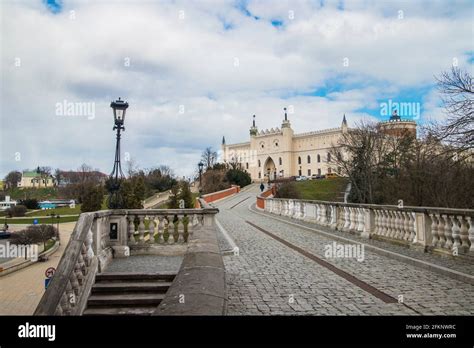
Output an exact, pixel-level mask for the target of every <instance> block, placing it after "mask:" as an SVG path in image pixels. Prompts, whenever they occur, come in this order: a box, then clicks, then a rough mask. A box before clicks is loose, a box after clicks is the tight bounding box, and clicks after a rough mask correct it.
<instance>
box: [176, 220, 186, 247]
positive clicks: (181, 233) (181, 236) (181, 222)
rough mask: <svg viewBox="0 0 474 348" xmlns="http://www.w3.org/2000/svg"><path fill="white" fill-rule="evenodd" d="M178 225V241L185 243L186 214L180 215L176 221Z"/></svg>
mask: <svg viewBox="0 0 474 348" xmlns="http://www.w3.org/2000/svg"><path fill="white" fill-rule="evenodd" d="M176 224H177V227H178V243H181V244H182V243H184V216H183V215H178V221H177V222H176Z"/></svg>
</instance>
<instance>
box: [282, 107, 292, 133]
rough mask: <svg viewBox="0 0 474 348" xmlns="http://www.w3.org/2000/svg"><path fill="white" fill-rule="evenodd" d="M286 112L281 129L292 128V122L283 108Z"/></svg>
mask: <svg viewBox="0 0 474 348" xmlns="http://www.w3.org/2000/svg"><path fill="white" fill-rule="evenodd" d="M283 110H285V119H284V120H283V122H282V124H281V128H291V124H290V121H289V120H288V114H287V112H286V108H283Z"/></svg>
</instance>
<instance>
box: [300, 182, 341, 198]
mask: <svg viewBox="0 0 474 348" xmlns="http://www.w3.org/2000/svg"><path fill="white" fill-rule="evenodd" d="M347 182H348V181H347V179H346V178H336V179H321V180H308V181H298V182H295V184H296V187H297V189H298V191H299V193H300V195H301V199H308V200H321V201H342V200H343V197H344V195H343V193H342V192H344V191H345V190H346V186H347Z"/></svg>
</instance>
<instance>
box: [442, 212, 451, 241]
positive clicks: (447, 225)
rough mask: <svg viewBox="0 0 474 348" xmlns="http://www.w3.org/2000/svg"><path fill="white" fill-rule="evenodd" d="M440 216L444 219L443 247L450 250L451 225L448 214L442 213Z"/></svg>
mask: <svg viewBox="0 0 474 348" xmlns="http://www.w3.org/2000/svg"><path fill="white" fill-rule="evenodd" d="M442 217H443V219H444V238H445V240H446V243H445V244H444V248H445V249H449V250H451V248H452V247H453V225H452V223H451V219H450V217H449V215H447V214H443V215H442Z"/></svg>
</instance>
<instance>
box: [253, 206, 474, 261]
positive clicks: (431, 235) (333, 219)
mask: <svg viewBox="0 0 474 348" xmlns="http://www.w3.org/2000/svg"><path fill="white" fill-rule="evenodd" d="M259 199H260V200H263V201H264V210H265V211H266V212H268V213H272V214H276V215H281V216H286V217H290V218H293V219H297V220H303V221H307V222H310V223H314V224H317V225H321V226H327V227H329V228H331V229H334V230H338V231H345V232H348V233H354V234H357V235H360V236H362V237H366V238H378V239H383V240H388V241H392V242H397V243H402V244H408V245H413V246H420V247H422V248H423V249H424V250H433V249H436V250H442V251H446V252H449V253H453V254H457V255H460V254H468V255H474V225H473V223H474V210H471V209H448V208H431V207H403V208H400V207H398V206H391V205H374V204H353V203H338V202H325V201H306V200H294V199H281V198H263V197H259Z"/></svg>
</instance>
